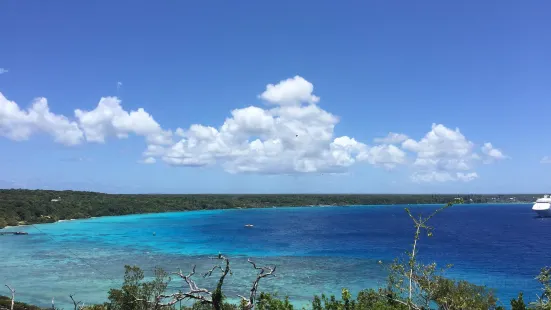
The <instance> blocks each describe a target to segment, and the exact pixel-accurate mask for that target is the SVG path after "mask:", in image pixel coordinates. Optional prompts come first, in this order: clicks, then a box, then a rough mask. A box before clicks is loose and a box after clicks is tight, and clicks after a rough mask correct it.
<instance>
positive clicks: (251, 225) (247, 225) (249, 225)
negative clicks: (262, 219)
mask: <svg viewBox="0 0 551 310" xmlns="http://www.w3.org/2000/svg"><path fill="white" fill-rule="evenodd" d="M245 227H247V228H251V227H253V224H246V225H245Z"/></svg>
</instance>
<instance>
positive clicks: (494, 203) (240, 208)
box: [0, 202, 532, 231]
mask: <svg viewBox="0 0 551 310" xmlns="http://www.w3.org/2000/svg"><path fill="white" fill-rule="evenodd" d="M530 203H532V202H485V203H462V204H461V205H467V206H468V205H471V206H473V205H524V204H530ZM439 205H442V203H433V204H414V203H402V204H375V205H364V204H357V205H324V204H320V205H300V206H265V207H245V208H243V207H237V208H218V209H196V210H178V211H172V210H170V211H164V212H163V211H161V212H143V213H129V214H121V215H100V216H91V217H81V218H73V219H63V220H56V221H53V222H35V223H33V222H30V223H25V224H21V225H16V226H13V225H11V226H10V225H8V226H4V227H0V231H2V230H9V229H13V228H17V227H28V226H32V225H41V224H56V223H62V222H70V221H75V220H88V219H95V218H105V217H124V216H135V215H148V214H151V215H153V214H169V213H182V212H205V211H230V210H260V209H291V208H292V209H295V208H296V209H299V208H300V209H305V208H329V207H338V208H346V207H402V206H439Z"/></svg>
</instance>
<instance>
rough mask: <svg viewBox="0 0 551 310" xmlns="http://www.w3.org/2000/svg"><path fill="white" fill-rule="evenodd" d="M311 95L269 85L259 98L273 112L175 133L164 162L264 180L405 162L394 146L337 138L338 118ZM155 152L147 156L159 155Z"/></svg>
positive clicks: (300, 86) (288, 84) (308, 90)
mask: <svg viewBox="0 0 551 310" xmlns="http://www.w3.org/2000/svg"><path fill="white" fill-rule="evenodd" d="M313 90H314V88H313V85H312V84H311V83H310V82H308V81H306V80H305V79H304V78H302V77H300V76H295V77H294V78H290V79H287V80H283V81H280V82H279V83H278V84H275V85H274V84H268V85H267V86H266V89H265V91H264V92H263V93H262V94H260V95H259V98H260V99H262V100H264V101H267V102H268V103H270V104H272V105H273V107H272V108H267V109H264V108H260V107H255V106H249V107H245V108H242V109H235V110H233V111H231V116H230V117H228V118H226V120H225V121H224V122H223V123H222V124H221V125H220V126H219V127H217V128H214V127H211V126H205V125H201V124H194V125H191V126H190V127H189V129H187V130H177V135H179V136H182V139H181V140H180V141H178V142H176V143H174V144H173V145H172V146H170V147H168V148H166V149H164V151H165V153H164V154H162V155H161V156H160V157H161V158H162V159H163V160H164V161H165V162H167V163H168V164H170V165H175V166H192V167H195V166H205V165H212V164H215V163H220V164H221V165H222V166H223V167H224V169H225V170H226V171H228V172H231V173H264V174H279V173H320V172H330V173H338V172H343V171H345V170H346V168H348V167H350V166H351V165H353V164H354V163H356V162H359V161H365V162H368V163H370V164H373V165H377V166H382V167H386V168H394V167H396V166H397V165H400V164H403V163H404V162H405V156H406V154H405V152H403V151H402V150H400V149H399V148H398V147H396V146H392V145H380V146H374V147H370V146H368V145H366V144H364V143H362V142H358V141H356V140H355V139H354V138H351V137H348V136H342V137H335V135H334V128H335V126H336V125H337V124H338V123H339V118H338V117H337V116H335V115H333V114H331V113H329V112H327V111H325V110H324V109H322V108H320V107H319V106H318V105H317V103H318V102H319V97H317V96H316V95H314V94H313ZM154 149H155V150H152V149H151V150H150V149H149V148H148V151H146V154H145V155H146V156H147V155H152V154H154V153H157V154H159V152H161V150H160V148H158V147H157V148H154ZM157 151H159V152H157Z"/></svg>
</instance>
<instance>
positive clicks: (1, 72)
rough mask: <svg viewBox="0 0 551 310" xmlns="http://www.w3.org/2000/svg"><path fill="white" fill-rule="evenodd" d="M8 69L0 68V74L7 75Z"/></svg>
mask: <svg viewBox="0 0 551 310" xmlns="http://www.w3.org/2000/svg"><path fill="white" fill-rule="evenodd" d="M8 72H9V70H8V69H4V68H0V74H4V73H8Z"/></svg>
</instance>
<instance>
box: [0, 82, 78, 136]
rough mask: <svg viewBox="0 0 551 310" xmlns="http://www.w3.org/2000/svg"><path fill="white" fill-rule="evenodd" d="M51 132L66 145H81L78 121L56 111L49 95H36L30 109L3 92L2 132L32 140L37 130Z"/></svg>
mask: <svg viewBox="0 0 551 310" xmlns="http://www.w3.org/2000/svg"><path fill="white" fill-rule="evenodd" d="M39 132H42V133H47V134H49V135H50V136H52V137H53V138H54V141H56V142H58V143H62V144H65V145H76V144H80V143H81V142H82V139H83V133H82V131H81V130H80V128H79V127H78V125H77V123H76V122H73V121H70V120H69V119H68V118H66V117H65V116H63V115H58V114H54V113H52V112H51V111H50V108H49V107H48V101H47V100H46V98H36V99H35V100H34V101H33V102H32V104H31V106H30V107H29V108H28V109H27V110H24V109H21V108H20V107H19V106H18V105H17V103H15V102H14V101H10V100H8V99H7V98H6V97H4V95H3V94H2V93H0V135H2V136H4V137H7V138H9V139H12V140H16V141H21V140H28V139H29V138H30V136H31V135H32V134H34V133H39Z"/></svg>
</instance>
